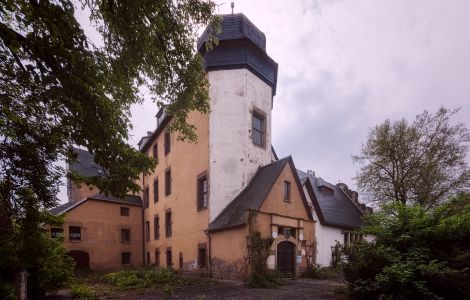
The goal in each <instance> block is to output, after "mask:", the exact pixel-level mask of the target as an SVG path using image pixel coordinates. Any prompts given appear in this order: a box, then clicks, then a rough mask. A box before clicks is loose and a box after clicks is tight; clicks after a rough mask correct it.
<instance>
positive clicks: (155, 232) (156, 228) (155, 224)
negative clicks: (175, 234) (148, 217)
mask: <svg viewBox="0 0 470 300" xmlns="http://www.w3.org/2000/svg"><path fill="white" fill-rule="evenodd" d="M153 238H154V239H155V240H158V239H159V238H160V217H159V216H155V217H154V218H153Z"/></svg>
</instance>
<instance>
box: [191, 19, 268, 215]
mask: <svg viewBox="0 0 470 300" xmlns="http://www.w3.org/2000/svg"><path fill="white" fill-rule="evenodd" d="M221 18H222V20H221V33H220V34H219V35H218V39H219V44H218V45H217V46H215V47H214V49H213V50H212V51H209V52H206V48H205V42H206V41H207V39H208V34H209V32H210V30H211V29H210V28H208V29H206V31H205V32H204V33H203V34H202V36H201V37H200V39H199V41H198V51H199V52H200V53H201V54H202V55H203V56H204V63H205V68H206V71H207V77H208V80H209V97H210V114H209V182H210V186H209V195H210V199H211V200H210V202H211V203H210V221H212V220H214V219H215V217H217V216H218V215H219V214H220V213H221V212H222V211H223V209H224V208H225V207H226V206H227V205H228V204H229V203H230V201H232V200H233V199H234V197H235V196H236V195H238V194H239V193H240V192H241V191H242V190H243V189H244V188H245V187H246V185H247V184H248V183H249V182H250V180H251V178H252V177H253V175H254V174H255V173H256V171H257V169H258V168H259V167H260V166H263V165H266V164H268V163H270V162H271V155H272V154H271V109H272V104H273V97H274V95H275V93H276V82H277V63H276V62H275V61H274V60H272V59H271V58H270V57H269V56H268V54H267V53H266V37H265V35H264V34H263V33H262V32H261V31H260V30H259V29H258V28H256V26H255V25H254V24H253V23H251V22H250V20H248V18H247V17H245V16H244V15H243V14H234V15H222V16H221Z"/></svg>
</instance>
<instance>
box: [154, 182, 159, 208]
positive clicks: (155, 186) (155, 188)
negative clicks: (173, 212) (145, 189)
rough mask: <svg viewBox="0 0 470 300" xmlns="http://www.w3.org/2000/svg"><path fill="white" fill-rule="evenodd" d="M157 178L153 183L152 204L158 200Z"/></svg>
mask: <svg viewBox="0 0 470 300" xmlns="http://www.w3.org/2000/svg"><path fill="white" fill-rule="evenodd" d="M158 186H159V184H158V177H157V178H155V180H154V181H153V203H157V202H158V201H159V200H160V194H159V191H158Z"/></svg>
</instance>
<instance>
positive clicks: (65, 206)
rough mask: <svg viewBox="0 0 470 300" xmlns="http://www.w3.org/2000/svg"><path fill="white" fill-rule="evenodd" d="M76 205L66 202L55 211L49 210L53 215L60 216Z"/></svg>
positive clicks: (54, 209) (55, 208)
mask: <svg viewBox="0 0 470 300" xmlns="http://www.w3.org/2000/svg"><path fill="white" fill-rule="evenodd" d="M73 205H75V203H73V202H66V203H64V204H62V205H59V206H57V207H54V208H53V209H51V210H49V212H50V213H51V214H53V215H60V214H61V213H63V212H65V211H67V210H68V208H70V207H72V206H73Z"/></svg>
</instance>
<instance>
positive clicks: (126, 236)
mask: <svg viewBox="0 0 470 300" xmlns="http://www.w3.org/2000/svg"><path fill="white" fill-rule="evenodd" d="M130 242H131V230H130V229H121V243H124V244H128V243H130Z"/></svg>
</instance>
